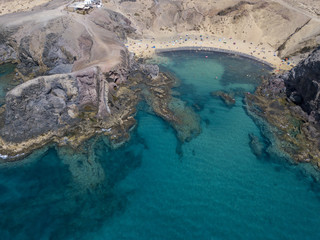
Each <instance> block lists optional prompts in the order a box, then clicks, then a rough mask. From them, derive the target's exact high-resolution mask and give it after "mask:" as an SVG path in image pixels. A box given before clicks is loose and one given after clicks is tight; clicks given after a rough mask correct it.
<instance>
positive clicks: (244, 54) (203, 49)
mask: <svg viewBox="0 0 320 240" xmlns="http://www.w3.org/2000/svg"><path fill="white" fill-rule="evenodd" d="M172 51H205V52H217V53H225V54H231V55H234V56H239V57H243V58H248V59H251V60H254V61H258V62H260V63H262V64H265V65H267V66H268V67H270V68H272V69H274V68H275V66H274V65H273V64H271V63H270V62H267V61H265V60H263V59H260V58H257V57H255V56H251V55H248V54H246V53H242V52H237V51H233V50H227V49H221V48H214V47H195V46H194V47H178V48H163V49H156V50H155V54H159V53H165V52H172Z"/></svg>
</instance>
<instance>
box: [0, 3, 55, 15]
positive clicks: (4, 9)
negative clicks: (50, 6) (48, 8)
mask: <svg viewBox="0 0 320 240" xmlns="http://www.w3.org/2000/svg"><path fill="white" fill-rule="evenodd" d="M50 1H51V0H0V15H4V14H8V13H14V12H24V11H29V10H31V9H32V8H34V7H36V6H39V5H42V4H44V3H47V2H50Z"/></svg>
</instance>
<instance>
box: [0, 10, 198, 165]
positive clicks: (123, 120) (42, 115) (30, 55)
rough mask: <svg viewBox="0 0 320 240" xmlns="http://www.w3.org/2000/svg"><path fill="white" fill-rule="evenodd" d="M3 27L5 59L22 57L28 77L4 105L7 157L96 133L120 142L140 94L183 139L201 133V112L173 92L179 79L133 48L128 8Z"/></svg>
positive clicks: (13, 21) (1, 117)
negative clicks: (139, 59) (143, 58)
mask: <svg viewBox="0 0 320 240" xmlns="http://www.w3.org/2000/svg"><path fill="white" fill-rule="evenodd" d="M0 26H1V29H0V34H1V42H0V51H1V53H2V54H1V61H2V62H8V61H9V62H16V63H17V73H16V78H17V79H18V80H19V81H20V82H22V84H20V85H18V86H17V87H15V88H14V89H12V90H11V91H9V92H8V93H7V95H6V103H5V105H4V106H3V107H2V108H1V109H0V154H1V155H0V156H1V158H2V159H4V160H5V161H8V160H9V161H10V160H17V159H20V158H24V157H25V156H26V155H28V154H29V153H31V152H32V151H33V150H35V149H38V148H41V147H43V146H45V145H47V144H51V143H54V144H56V145H58V146H60V147H62V146H68V147H70V148H72V149H77V148H78V147H79V146H80V145H81V144H82V143H83V142H84V141H85V140H87V139H89V138H92V137H93V136H96V135H105V136H106V139H107V140H106V141H107V142H108V144H109V145H110V146H111V147H117V146H118V145H119V144H122V143H124V142H125V141H127V140H128V139H129V138H130V130H131V129H132V128H133V127H134V126H135V124H136V121H135V119H134V116H135V114H136V107H137V104H138V102H139V101H140V100H144V101H145V102H146V103H147V104H148V105H150V106H151V108H152V109H153V111H154V113H155V114H157V115H159V116H160V117H162V118H163V119H165V120H167V121H169V122H170V124H171V125H172V126H173V127H174V128H175V129H176V131H177V137H178V138H179V140H180V141H182V142H183V141H187V140H189V139H190V138H191V137H192V136H194V135H197V134H199V132H200V123H199V119H198V117H197V116H196V114H194V112H193V110H192V109H191V108H189V107H188V106H186V104H184V103H183V102H182V101H181V100H179V99H176V98H174V97H172V96H171V88H172V87H173V86H174V85H175V84H176V83H175V79H174V78H173V77H170V76H168V75H166V74H164V73H160V72H159V67H158V66H155V65H147V64H143V63H138V62H136V60H135V58H134V56H133V55H132V54H130V53H129V52H128V51H127V49H126V48H125V46H124V42H125V41H126V37H127V36H128V35H130V36H131V37H135V35H136V33H135V29H134V28H133V27H132V26H131V22H130V21H129V20H128V19H127V18H125V17H124V16H122V15H121V14H119V13H117V12H113V11H111V10H108V9H94V11H93V12H92V13H91V14H89V15H84V16H83V15H79V14H77V13H68V12H66V11H64V10H61V9H54V10H42V11H39V12H33V13H27V14H26V13H18V14H14V15H8V16H7V18H6V19H4V18H3V17H1V18H0ZM177 103H178V104H177ZM177 106H178V107H177ZM187 114H188V116H187V117H186V115H187ZM186 120H188V121H190V122H191V123H192V124H188V126H187V127H186V124H185V121H186Z"/></svg>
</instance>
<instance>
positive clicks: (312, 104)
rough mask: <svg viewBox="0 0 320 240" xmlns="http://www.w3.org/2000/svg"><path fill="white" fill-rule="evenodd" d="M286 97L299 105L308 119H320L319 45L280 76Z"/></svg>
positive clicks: (317, 120)
mask: <svg viewBox="0 0 320 240" xmlns="http://www.w3.org/2000/svg"><path fill="white" fill-rule="evenodd" d="M281 78H282V79H283V80H284V83H285V87H286V94H287V97H288V98H289V99H290V100H291V101H293V102H294V103H295V104H297V105H299V106H301V108H302V109H303V111H305V112H306V113H307V114H308V115H309V119H310V120H312V119H313V120H314V121H316V122H317V123H319V121H320V99H319V95H320V47H318V48H317V49H315V50H314V51H313V52H312V54H310V55H309V56H308V57H307V58H306V59H305V60H303V61H301V62H300V63H299V64H298V65H297V66H296V67H295V68H293V69H292V70H291V71H289V72H288V73H287V74H285V75H283V76H281Z"/></svg>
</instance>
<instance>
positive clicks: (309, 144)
mask: <svg viewBox="0 0 320 240" xmlns="http://www.w3.org/2000/svg"><path fill="white" fill-rule="evenodd" d="M319 96H320V47H318V48H316V49H315V50H314V51H313V52H312V53H311V54H310V55H309V56H308V57H307V58H306V59H304V60H302V61H301V62H300V63H299V64H298V65H297V66H296V67H294V68H293V69H292V70H290V71H289V72H286V73H284V74H282V75H278V76H273V77H272V78H270V79H268V80H266V81H264V82H263V84H262V85H261V86H260V87H259V88H258V89H257V91H256V93H255V94H251V95H250V94H248V95H247V96H246V102H247V107H248V112H249V113H250V114H252V115H253V116H254V119H256V120H257V122H258V123H259V124H261V123H263V122H264V121H266V122H267V123H268V125H269V126H270V128H271V129H266V128H264V131H265V133H266V134H269V136H271V137H273V138H274V139H275V142H276V143H275V147H276V148H277V149H280V150H282V152H284V153H286V154H288V155H289V156H290V158H292V159H294V160H295V161H297V162H312V163H314V164H315V165H316V166H320V151H319V149H320V98H319Z"/></svg>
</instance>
